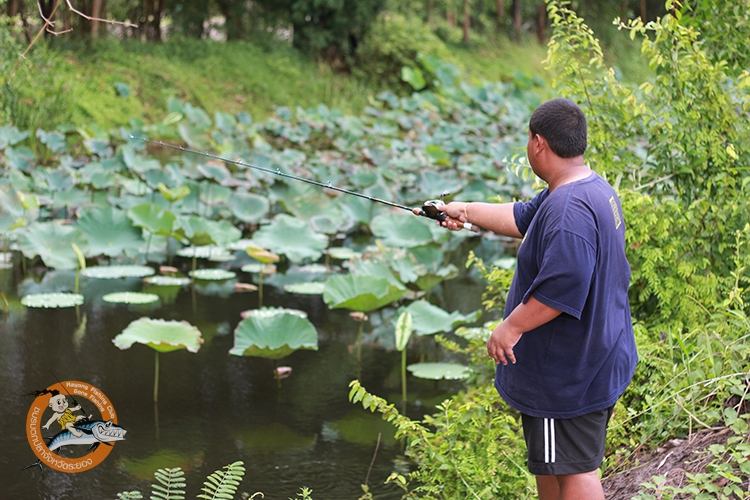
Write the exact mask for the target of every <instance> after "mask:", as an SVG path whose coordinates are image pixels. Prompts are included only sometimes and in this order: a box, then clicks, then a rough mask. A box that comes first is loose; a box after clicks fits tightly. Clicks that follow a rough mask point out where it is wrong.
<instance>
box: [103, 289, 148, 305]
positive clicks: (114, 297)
mask: <svg viewBox="0 0 750 500" xmlns="http://www.w3.org/2000/svg"><path fill="white" fill-rule="evenodd" d="M102 300H103V301H104V302H112V303H114V304H150V303H152V302H156V301H158V300H159V296H158V295H155V294H153V293H140V292H115V293H108V294H107V295H105V296H104V297H102Z"/></svg>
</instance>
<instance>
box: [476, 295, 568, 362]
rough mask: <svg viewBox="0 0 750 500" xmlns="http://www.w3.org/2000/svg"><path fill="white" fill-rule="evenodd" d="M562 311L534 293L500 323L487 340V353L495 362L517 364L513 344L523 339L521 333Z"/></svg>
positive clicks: (537, 326) (551, 318)
mask: <svg viewBox="0 0 750 500" xmlns="http://www.w3.org/2000/svg"><path fill="white" fill-rule="evenodd" d="M560 314H561V312H560V311H558V310H557V309H554V308H552V307H550V306H548V305H546V304H542V303H541V302H539V301H538V300H536V298H535V297H534V296H533V295H532V296H531V297H530V298H529V300H528V301H527V302H526V303H525V304H524V303H523V302H522V303H520V304H518V306H516V308H515V309H513V312H512V313H510V315H509V316H508V317H507V318H505V320H504V321H503V322H502V323H500V324H499V325H498V326H497V328H495V331H493V332H492V335H491V336H490V338H489V340H488V341H487V354H489V356H490V357H491V358H492V359H494V360H495V363H502V364H503V365H507V364H508V361H510V362H511V363H513V364H516V356H515V355H514V354H513V346H515V345H516V344H517V343H518V341H519V340H520V339H521V335H523V334H524V333H525V332H528V331H531V330H533V329H534V328H539V327H540V326H542V325H543V324H545V323H548V322H550V321H552V320H553V319H555V318H556V317H558V316H559V315H560Z"/></svg>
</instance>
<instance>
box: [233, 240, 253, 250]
mask: <svg viewBox="0 0 750 500" xmlns="http://www.w3.org/2000/svg"><path fill="white" fill-rule="evenodd" d="M250 245H253V240H249V239H246V238H243V239H241V240H237V241H235V242H233V243H230V244H229V245H227V248H228V249H229V250H234V251H236V252H244V251H245V249H247V247H249V246H250Z"/></svg>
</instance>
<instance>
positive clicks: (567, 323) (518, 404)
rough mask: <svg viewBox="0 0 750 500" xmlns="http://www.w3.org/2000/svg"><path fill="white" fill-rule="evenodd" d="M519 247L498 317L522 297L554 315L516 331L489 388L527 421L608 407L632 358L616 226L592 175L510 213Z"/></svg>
mask: <svg viewBox="0 0 750 500" xmlns="http://www.w3.org/2000/svg"><path fill="white" fill-rule="evenodd" d="M513 215H514V216H515V220H516V226H517V227H518V230H519V231H520V232H521V234H523V235H524V240H523V242H522V243H521V246H520V248H519V250H518V262H517V265H516V272H515V276H514V277H513V283H512V285H511V287H510V291H509V293H508V299H507V302H506V306H505V317H508V315H510V313H511V312H512V311H513V309H515V308H516V307H517V306H518V305H519V304H520V303H521V302H523V303H525V302H526V301H528V300H529V298H530V297H531V296H534V297H535V298H536V299H537V300H538V301H539V302H542V303H544V304H546V305H548V306H550V307H553V308H555V309H557V310H559V311H562V314H560V315H559V316H558V317H556V318H555V319H553V320H552V321H550V322H548V323H546V324H544V325H542V326H540V327H539V328H536V329H534V330H531V331H528V332H526V333H524V335H523V336H522V337H521V339H520V340H519V342H518V344H516V346H515V347H514V348H513V352H514V354H515V356H516V364H515V365H511V364H508V365H507V366H503V365H502V364H498V365H497V371H496V375H495V386H496V387H497V390H498V392H499V393H500V395H501V396H502V397H503V399H505V401H507V402H508V404H509V405H510V406H512V407H513V408H516V409H517V410H519V411H521V412H522V413H525V414H527V415H531V416H535V417H545V418H573V417H577V416H579V415H584V414H586V413H590V412H594V411H598V410H602V409H604V408H608V407H610V406H612V405H613V404H614V403H615V401H616V400H617V398H618V397H619V396H620V395H621V394H622V393H623V392H624V391H625V388H626V387H627V385H628V384H629V383H630V379H631V378H632V376H633V371H634V370H635V365H636V362H637V361H638V355H637V353H636V347H635V339H634V337H633V325H632V323H631V319H630V306H629V304H628V284H629V282H630V266H629V265H628V261H627V258H626V256H625V220H624V219H623V216H622V207H621V206H620V200H619V198H618V197H617V194H616V193H615V191H614V189H612V187H611V186H610V185H609V184H608V183H607V181H605V180H604V179H602V178H601V177H599V176H598V175H597V174H596V173H592V174H591V175H590V176H588V177H586V178H584V179H581V180H578V181H574V182H571V183H568V184H563V185H562V186H559V187H558V188H557V189H555V190H554V191H552V192H551V193H550V192H549V191H548V190H546V189H545V190H543V191H541V192H540V193H539V194H537V195H536V196H535V197H534V198H533V199H532V200H531V201H528V202H519V203H516V204H515V205H514V206H513Z"/></svg>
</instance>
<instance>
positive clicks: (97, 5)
mask: <svg viewBox="0 0 750 500" xmlns="http://www.w3.org/2000/svg"><path fill="white" fill-rule="evenodd" d="M103 4H104V0H93V2H92V4H91V17H98V18H101V17H102V10H103V7H104V5H103ZM89 22H90V23H91V38H94V39H96V38H98V37H99V21H93V20H92V21H89Z"/></svg>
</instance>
